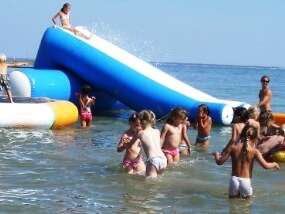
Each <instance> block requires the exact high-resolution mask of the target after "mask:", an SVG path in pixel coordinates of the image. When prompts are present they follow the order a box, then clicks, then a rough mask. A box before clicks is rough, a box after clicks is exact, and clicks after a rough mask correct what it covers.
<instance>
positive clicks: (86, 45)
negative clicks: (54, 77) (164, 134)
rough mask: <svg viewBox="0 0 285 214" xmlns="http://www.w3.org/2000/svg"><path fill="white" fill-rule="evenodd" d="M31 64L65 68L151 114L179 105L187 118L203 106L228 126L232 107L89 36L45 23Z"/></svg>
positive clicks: (217, 122)
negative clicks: (187, 115) (46, 25)
mask: <svg viewBox="0 0 285 214" xmlns="http://www.w3.org/2000/svg"><path fill="white" fill-rule="evenodd" d="M35 68H37V69H62V68H63V69H66V71H67V72H72V74H73V75H75V76H77V77H80V78H81V79H82V80H84V81H86V82H88V83H89V84H90V85H91V86H92V87H96V88H98V89H100V90H102V91H104V92H105V93H107V94H109V95H111V96H112V97H113V98H115V99H116V100H119V101H120V102H122V103H124V104H125V105H127V106H129V107H130V108H132V109H134V110H135V111H140V110H142V109H151V110H153V111H154V112H155V114H156V115H157V117H158V118H159V117H164V116H166V115H167V114H168V113H169V111H170V110H171V109H172V108H174V107H177V106H179V107H183V108H185V109H186V110H187V111H188V112H190V117H191V118H192V119H194V118H195V116H196V115H197V108H198V106H199V105H200V104H202V103H204V104H206V105H208V107H209V109H210V114H211V117H212V118H213V121H214V123H216V124H224V125H229V124H230V123H231V122H232V119H233V109H232V106H230V105H228V104H225V102H223V101H220V100H218V99H216V98H214V97H212V96H209V95H207V94H206V93H203V92H201V91H199V90H197V89H195V88H193V87H191V86H189V85H187V84H185V83H183V82H181V81H179V80H177V79H175V78H173V77H172V76H170V75H168V74H167V73H165V72H163V71H161V70H159V69H158V68H156V67H154V66H152V65H150V64H149V63H146V62H144V61H143V60H141V59H139V58H137V57H135V56H133V55H131V54H129V53H128V52H126V51H125V50H123V49H120V48H119V47H117V46H115V45H113V44H111V43H109V42H107V41H106V40H104V39H102V38H100V37H98V36H97V35H92V38H91V39H90V40H85V39H82V38H80V37H78V36H76V35H74V34H73V33H71V32H69V31H66V30H64V29H62V28H58V27H56V28H48V29H47V31H46V32H45V34H44V36H43V38H42V40H41V44H40V48H39V50H38V53H37V57H36V60H35Z"/></svg>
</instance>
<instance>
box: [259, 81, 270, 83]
mask: <svg viewBox="0 0 285 214" xmlns="http://www.w3.org/2000/svg"><path fill="white" fill-rule="evenodd" d="M261 82H266V83H269V80H262V81H261Z"/></svg>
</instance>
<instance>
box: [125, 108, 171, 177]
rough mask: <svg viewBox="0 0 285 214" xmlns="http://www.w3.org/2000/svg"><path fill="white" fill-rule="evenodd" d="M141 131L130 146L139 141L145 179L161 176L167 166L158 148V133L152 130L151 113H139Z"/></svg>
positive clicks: (146, 111) (144, 111)
mask: <svg viewBox="0 0 285 214" xmlns="http://www.w3.org/2000/svg"><path fill="white" fill-rule="evenodd" d="M138 116H139V120H140V122H141V126H142V130H140V131H139V132H138V134H137V135H136V136H135V137H134V138H133V139H132V140H131V142H130V144H132V143H134V142H135V141H136V140H138V139H139V140H140V141H141V145H142V147H143V150H144V152H145V154H146V158H147V161H146V177H147V178H155V177H157V176H158V174H161V173H162V172H163V171H164V169H165V168H166V166H167V160H166V157H165V156H164V154H163V152H162V151H161V147H160V132H159V130H158V129H154V128H153V125H154V123H155V121H154V114H153V113H152V112H151V111H148V110H143V111H141V112H140V113H139V115H138Z"/></svg>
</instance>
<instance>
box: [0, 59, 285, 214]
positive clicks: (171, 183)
mask: <svg viewBox="0 0 285 214" xmlns="http://www.w3.org/2000/svg"><path fill="white" fill-rule="evenodd" d="M154 65H155V66H157V67H159V68H161V69H162V70H164V71H166V72H168V73H169V74H170V75H172V76H174V77H176V78H178V79H180V80H182V81H184V82H186V83H187V84H189V85H191V86H193V87H195V88H197V89H200V90H202V91H204V92H206V93H209V94H210V95H212V96H215V97H218V98H223V99H231V100H239V101H244V102H248V103H250V104H256V103H257V102H258V92H259V89H260V87H261V85H260V77H261V76H262V75H264V74H266V75H268V76H270V78H271V82H270V87H271V88H272V91H273V101H272V107H273V110H274V111H275V112H285V91H284V89H285V70H282V69H280V68H267V67H241V66H220V65H199V64H179V63H154ZM128 113H129V111H128V110H123V111H122V112H121V114H118V116H117V117H106V116H105V117H103V116H95V118H94V121H93V125H92V127H91V128H89V129H80V127H79V123H77V124H75V125H74V126H72V127H68V128H66V129H63V130H54V131H52V130H36V129H32V130H29V129H26V130H20V129H0V139H1V143H0V152H1V154H0V167H1V171H0V213H270V212H271V213H284V212H285V203H284V201H285V179H284V177H285V165H284V166H282V165H281V170H279V171H272V170H267V171H265V170H263V169H262V168H261V167H259V166H258V165H257V164H256V166H255V168H254V176H253V187H254V197H253V198H252V199H251V200H229V199H228V196H227V193H228V180H229V177H230V173H231V165H230V162H226V163H225V164H224V166H217V165H216V164H215V162H214V160H213V157H212V155H211V152H214V151H220V150H221V149H222V148H223V146H224V145H225V144H226V143H227V142H228V140H229V138H230V135H231V133H230V131H231V130H230V128H229V127H223V126H215V127H213V129H212V139H211V144H210V147H209V149H208V151H199V150H197V149H195V148H193V153H192V155H191V157H190V158H185V159H183V160H182V161H181V162H180V163H179V165H178V166H176V167H173V168H170V169H168V170H167V171H166V172H165V173H164V174H163V175H162V176H161V177H160V178H158V179H157V180H155V181H146V180H145V179H144V178H143V177H140V176H129V175H126V174H125V173H124V172H122V170H121V169H120V162H121V160H122V156H123V154H122V153H117V152H116V144H117V142H118V140H119V137H120V135H121V134H122V132H123V131H124V130H126V129H127V128H128V123H127V120H126V116H125V115H127V114H128ZM120 115H122V116H120ZM161 125H162V124H161V123H158V124H157V126H158V128H160V127H161ZM188 134H189V136H190V139H191V141H192V142H194V140H195V136H196V131H195V130H193V129H190V131H189V133H188Z"/></svg>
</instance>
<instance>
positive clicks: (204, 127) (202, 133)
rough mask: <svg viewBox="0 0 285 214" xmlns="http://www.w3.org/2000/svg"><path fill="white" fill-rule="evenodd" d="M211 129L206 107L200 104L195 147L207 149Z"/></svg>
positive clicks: (210, 120)
mask: <svg viewBox="0 0 285 214" xmlns="http://www.w3.org/2000/svg"><path fill="white" fill-rule="evenodd" d="M211 128H212V118H211V117H210V112H209V109H208V106H207V105H205V104H201V105H199V107H198V114H197V130H198V135H197V138H196V145H198V146H202V147H208V145H209V140H210V138H211V136H210V133H211Z"/></svg>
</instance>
